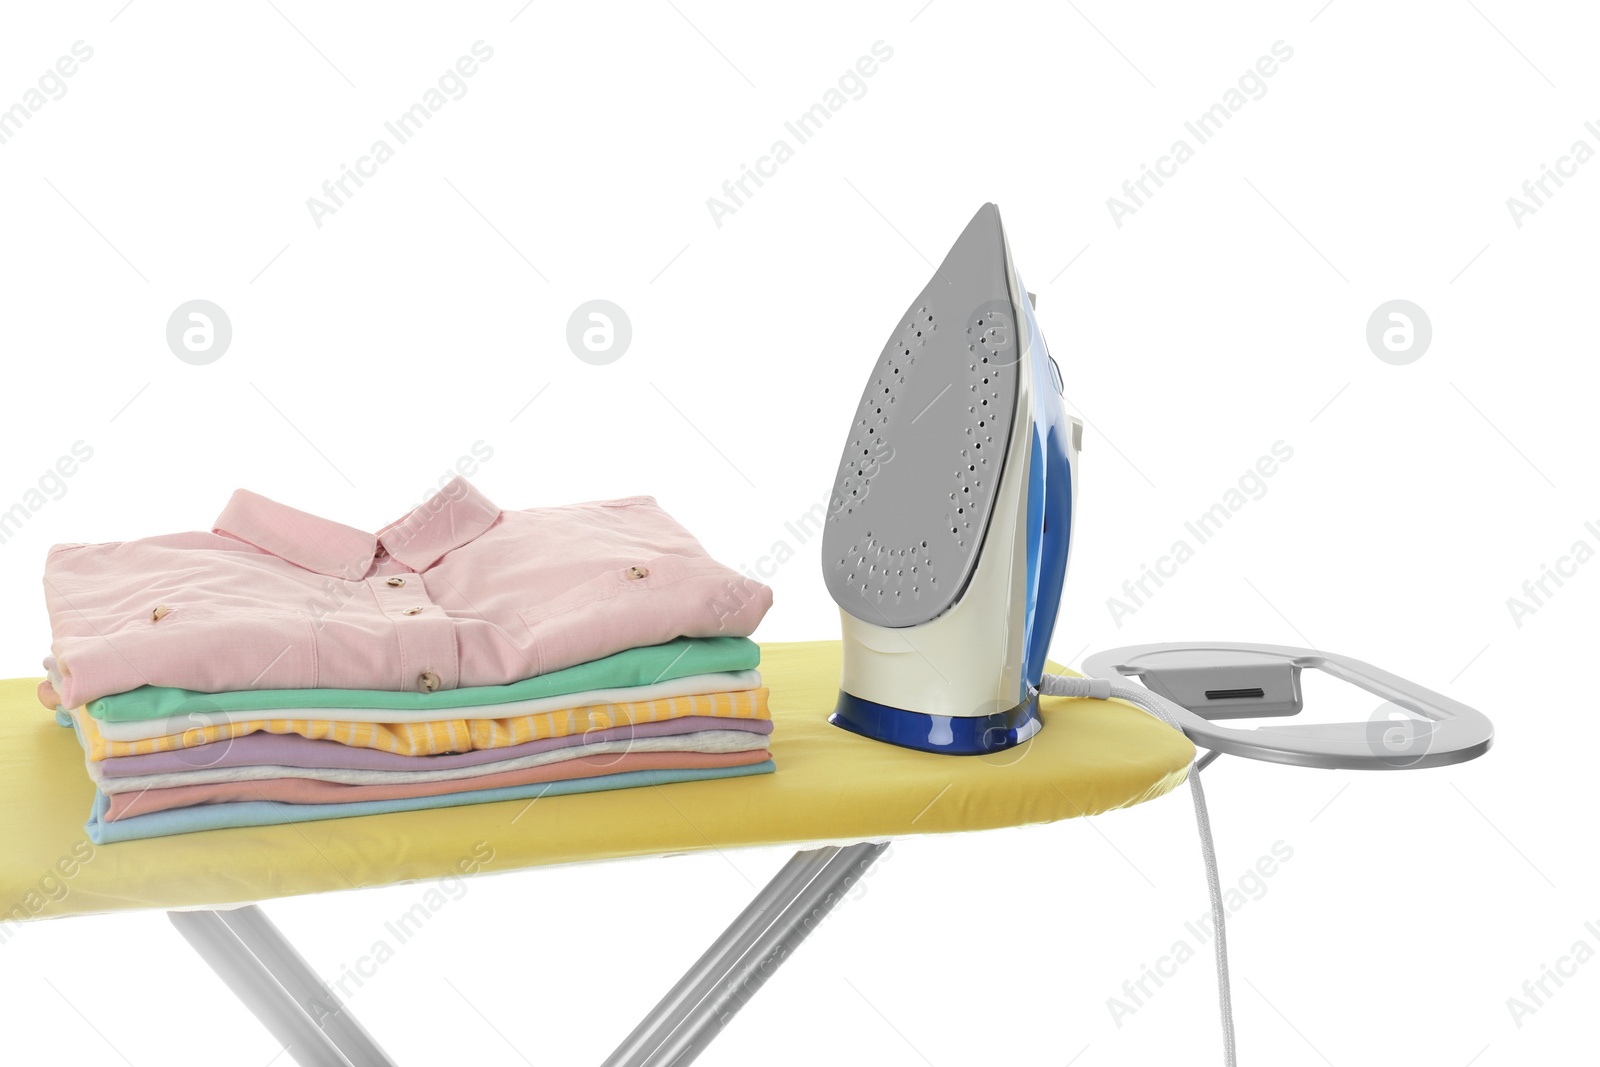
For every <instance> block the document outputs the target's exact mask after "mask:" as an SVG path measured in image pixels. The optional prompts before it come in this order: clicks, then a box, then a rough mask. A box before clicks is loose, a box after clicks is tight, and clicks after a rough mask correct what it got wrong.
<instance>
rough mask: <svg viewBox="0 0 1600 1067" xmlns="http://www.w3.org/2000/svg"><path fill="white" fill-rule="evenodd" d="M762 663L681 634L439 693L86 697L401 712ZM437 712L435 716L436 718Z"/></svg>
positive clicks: (143, 705) (153, 704)
mask: <svg viewBox="0 0 1600 1067" xmlns="http://www.w3.org/2000/svg"><path fill="white" fill-rule="evenodd" d="M760 662H761V646H760V645H758V644H756V643H755V642H754V641H752V640H750V639H749V638H748V637H680V638H677V639H676V640H673V641H668V642H667V643H666V644H663V645H650V646H648V647H645V648H630V649H628V650H627V651H624V652H618V653H616V654H615V655H611V656H606V657H604V658H602V659H596V660H590V661H589V662H588V663H580V664H578V665H577V666H575V667H567V668H566V669H564V670H559V671H551V672H550V673H549V674H541V675H539V676H538V677H537V678H524V679H523V680H522V681H520V682H512V683H511V684H510V685H480V686H470V687H468V688H466V689H447V690H444V691H441V692H437V693H403V692H392V691H390V690H386V689H245V690H239V691H237V692H231V693H201V692H197V691H196V690H193V689H173V688H169V687H167V686H159V685H144V686H140V687H139V688H138V689H130V690H128V691H127V692H126V693H116V694H113V695H112V696H107V697H101V698H99V699H98V700H91V701H90V702H89V705H88V707H89V714H90V715H92V716H94V717H95V718H96V719H101V720H103V721H105V722H140V721H143V720H145V719H160V718H165V717H167V716H169V715H187V714H190V713H202V714H203V713H205V712H208V711H283V710H289V709H294V708H381V709H384V710H394V711H406V712H434V711H440V712H442V711H449V710H451V709H454V708H468V707H480V706H482V705H485V704H508V703H511V702H512V701H517V700H537V699H539V698H540V697H553V696H565V695H566V694H568V693H583V692H587V691H589V690H591V689H615V688H620V687H622V686H629V685H652V684H654V683H656V682H666V681H671V680H672V679H674V678H685V677H688V676H689V675H691V674H709V673H712V672H714V671H748V670H753V669H754V668H755V667H756V666H757V665H758V664H759V663H760ZM435 717H436V718H437V717H440V716H435Z"/></svg>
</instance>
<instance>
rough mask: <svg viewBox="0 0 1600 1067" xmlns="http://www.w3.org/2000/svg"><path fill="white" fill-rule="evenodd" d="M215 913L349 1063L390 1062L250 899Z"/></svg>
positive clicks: (372, 1066) (381, 1065) (365, 1066)
mask: <svg viewBox="0 0 1600 1067" xmlns="http://www.w3.org/2000/svg"><path fill="white" fill-rule="evenodd" d="M218 914H219V915H220V917H221V919H222V921H223V922H224V923H226V924H227V926H228V928H229V929H230V930H232V931H233V933H234V936H236V937H237V938H238V939H239V940H240V941H241V942H243V944H244V947H245V948H247V949H249V950H250V951H251V952H252V953H254V954H255V957H256V959H257V960H259V961H260V962H261V965H262V966H263V967H265V968H266V969H267V971H268V973H270V974H271V975H272V977H274V978H276V979H277V980H278V984H280V985H281V986H283V988H284V991H285V992H287V993H288V994H289V995H290V996H291V997H293V998H294V1000H295V1002H296V1003H297V1004H299V1005H300V1010H301V1011H303V1012H305V1013H306V1014H307V1015H308V1016H310V1018H311V1020H312V1022H314V1023H316V1024H317V1026H318V1027H320V1028H321V1030H322V1032H323V1033H325V1034H327V1035H328V1038H329V1039H330V1040H331V1041H332V1042H333V1043H334V1044H335V1045H336V1046H338V1048H339V1051H340V1052H342V1053H343V1054H344V1056H345V1058H346V1059H348V1060H349V1061H350V1063H351V1064H352V1065H353V1067H394V1061H393V1060H391V1059H390V1058H389V1057H388V1056H387V1055H386V1054H385V1053H384V1051H383V1050H382V1049H381V1048H379V1047H378V1043H377V1041H375V1040H374V1039H373V1037H372V1035H371V1034H369V1033H367V1030H366V1028H365V1027H364V1026H362V1025H361V1023H360V1022H358V1021H357V1020H356V1017H355V1016H354V1015H352V1014H351V1013H350V1010H349V1009H348V1008H346V1007H345V1006H344V1003H343V1002H342V1001H340V1000H339V998H338V996H337V995H336V994H335V993H334V991H333V990H332V989H329V988H328V985H327V983H326V982H324V981H323V980H322V978H321V976H320V975H318V974H317V972H316V971H314V970H312V968H311V965H310V964H309V963H307V962H306V961H305V958H304V957H303V956H301V955H300V953H299V952H297V951H296V950H295V947H294V945H292V944H290V942H289V939H288V938H286V937H284V936H283V932H282V931H281V930H279V929H278V928H277V927H276V926H274V925H273V923H272V920H271V919H268V918H267V914H266V912H264V911H262V910H261V909H260V908H258V907H256V906H255V905H253V904H252V905H250V906H248V907H244V908H235V909H233V910H231V911H224V912H219V913H218Z"/></svg>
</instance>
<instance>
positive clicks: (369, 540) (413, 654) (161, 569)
mask: <svg viewBox="0 0 1600 1067" xmlns="http://www.w3.org/2000/svg"><path fill="white" fill-rule="evenodd" d="M44 587H45V601H46V604H47V606H48V608H49V612H50V625H51V629H52V632H53V634H54V637H55V639H54V641H53V642H52V645H51V650H52V652H53V653H54V654H55V657H56V661H57V665H58V667H59V670H60V685H59V686H58V687H57V688H58V692H57V694H56V695H57V696H58V697H59V700H60V703H61V704H63V705H65V706H67V707H75V706H78V705H81V704H84V703H86V702H87V701H90V700H94V699H96V698H98V697H102V696H107V695H109V694H112V693H121V692H125V691H127V690H129V689H134V688H137V687H138V686H141V685H163V686H174V687H178V688H183V689H195V690H200V691H202V692H213V693H215V692H227V691H232V690H239V689H308V688H332V689H386V690H410V691H422V692H433V691H436V690H442V689H454V688H457V687H459V686H478V685H504V684H507V683H509V682H514V681H517V680H518V679H521V678H529V677H533V676H535V675H539V674H544V673H547V672H549V671H554V670H560V669H562V668H564V667H571V666H573V665H575V664H578V663H584V662H587V661H588V660H592V659H598V658H600V657H602V656H609V655H611V654H612V653H615V652H620V651H622V650H624V649H628V648H634V647H637V646H641V645H654V644H660V643H661V642H663V641H670V640H672V639H673V638H675V637H715V636H719V635H730V636H736V637H745V636H748V635H749V634H750V633H752V632H753V631H754V630H755V628H756V625H757V623H759V622H760V621H761V618H762V616H763V615H765V614H766V612H767V609H768V608H770V607H771V606H772V591H771V590H770V589H768V588H767V587H766V586H764V585H762V584H761V583H759V582H757V581H755V580H754V579H751V578H748V577H746V576H745V575H743V574H740V573H739V572H738V571H735V570H733V569H732V568H729V567H726V566H723V565H722V564H720V563H718V562H717V561H716V560H714V559H712V558H711V557H710V556H709V555H707V554H706V551H705V549H704V548H702V547H701V545H700V543H699V542H698V541H696V540H695V539H694V537H693V536H691V535H690V534H689V532H688V531H687V530H685V529H684V528H683V527H682V526H680V525H678V523H677V522H675V521H674V520H673V519H672V518H671V516H669V515H668V514H667V513H666V512H664V511H662V510H661V508H660V507H659V506H658V505H657V504H656V502H655V500H654V499H652V498H651V497H647V496H636V497H626V498H623V499H619V500H602V501H596V502H593V503H587V504H571V505H567V506H565V507H556V508H533V509H530V510H527V511H501V510H500V509H499V508H498V507H496V506H495V505H494V504H492V503H490V502H489V500H488V499H487V498H485V497H484V496H483V494H481V493H479V492H478V491H477V490H476V489H475V488H473V487H472V485H471V484H469V483H468V482H467V481H466V480H465V479H462V478H457V479H455V480H454V481H452V482H450V483H449V484H448V485H446V486H445V487H444V488H443V489H441V490H440V491H439V492H438V493H437V494H435V495H434V496H433V497H432V498H431V499H429V500H428V501H427V502H426V503H424V504H422V505H421V506H419V507H418V508H417V509H416V510H414V511H413V512H411V513H410V514H409V515H406V516H405V517H404V518H402V519H400V520H398V521H396V522H394V523H391V524H390V525H388V526H386V527H384V528H383V529H382V530H380V531H378V533H376V534H370V533H364V532H362V531H360V530H357V529H355V528H353V527H349V526H344V525H342V524H340V523H337V522H333V521H331V520H328V519H322V518H318V517H317V516H315V515H310V514H307V513H306V512H303V511H298V510H296V509H294V508H291V507H287V506H285V505H283V504H279V503H276V502H275V501H272V500H268V499H267V498H266V497H263V496H258V495H256V494H255V493H252V492H249V491H248V490H244V489H240V490H238V491H237V492H235V493H234V494H233V498H232V499H231V500H230V501H229V502H228V506H227V507H226V508H224V509H223V511H222V514H221V515H220V516H219V517H218V518H217V521H216V524H215V526H214V528H213V530H212V532H210V533H199V532H194V533H178V534H167V535H164V536H160V537H149V538H144V539H142V540H138V541H125V542H118V543H112V544H99V545H57V546H55V547H54V548H52V549H51V550H50V555H49V559H48V561H47V562H46V564H45V578H44Z"/></svg>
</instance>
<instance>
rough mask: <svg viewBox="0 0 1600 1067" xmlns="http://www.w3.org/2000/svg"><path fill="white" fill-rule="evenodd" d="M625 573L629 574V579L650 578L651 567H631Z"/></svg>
mask: <svg viewBox="0 0 1600 1067" xmlns="http://www.w3.org/2000/svg"><path fill="white" fill-rule="evenodd" d="M623 573H624V574H626V575H627V576H628V580H629V581H636V580H638V579H640V578H648V577H649V576H650V571H649V569H648V568H645V567H629V568H628V569H627V570H626V571H624V572H623Z"/></svg>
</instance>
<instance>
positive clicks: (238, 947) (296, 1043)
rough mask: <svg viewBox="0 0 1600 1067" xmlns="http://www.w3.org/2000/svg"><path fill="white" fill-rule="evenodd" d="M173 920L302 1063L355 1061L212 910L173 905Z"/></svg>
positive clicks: (305, 1066) (326, 1066) (341, 1065)
mask: <svg viewBox="0 0 1600 1067" xmlns="http://www.w3.org/2000/svg"><path fill="white" fill-rule="evenodd" d="M167 917H168V918H170V919H171V920H172V925H173V926H176V927H177V928H178V932H179V933H180V934H182V935H183V936H184V939H185V940H187V941H188V942H189V944H190V945H192V946H193V947H194V950H195V951H196V952H198V953H199V954H200V958H201V959H203V960H205V961H206V963H207V965H209V966H210V968H211V969H212V970H213V971H215V972H216V973H217V977H219V978H221V979H222V980H223V981H224V982H226V983H227V985H228V988H230V989H232V990H233V992H234V995H235V996H237V997H238V998H239V999H240V1000H242V1001H244V1004H245V1007H247V1008H249V1009H250V1010H251V1012H253V1013H254V1014H255V1017H256V1018H257V1019H260V1020H261V1024H262V1025H263V1026H265V1027H266V1028H267V1030H268V1031H269V1032H271V1034H272V1036H273V1037H275V1038H277V1039H278V1041H279V1043H281V1044H282V1045H283V1047H284V1049H285V1050H286V1051H287V1052H288V1053H289V1055H290V1056H292V1057H293V1058H294V1061H295V1062H296V1063H298V1064H300V1065H301V1067H353V1065H352V1064H351V1063H350V1061H349V1060H348V1059H346V1058H345V1056H344V1054H343V1053H341V1052H340V1051H339V1048H338V1046H337V1045H335V1044H334V1043H333V1041H332V1040H331V1039H330V1038H329V1037H328V1035H327V1034H325V1033H323V1032H322V1031H321V1030H320V1029H318V1027H317V1024H316V1023H315V1022H313V1021H312V1019H311V1016H309V1015H307V1014H306V1013H305V1011H304V1010H303V1009H302V1008H301V1007H300V1005H299V1003H298V1002H296V1000H295V999H294V997H292V996H290V995H289V994H288V993H287V992H286V991H285V990H284V988H283V986H281V985H279V984H278V982H277V980H276V979H274V978H273V977H272V974H271V972H269V971H268V970H267V968H266V966H265V965H264V964H262V962H261V961H260V960H258V959H257V958H256V957H255V956H254V955H253V954H252V953H251V952H250V950H249V949H248V948H246V947H245V945H244V943H243V942H242V941H240V940H239V938H238V936H237V935H235V934H234V932H233V931H232V930H231V929H230V928H229V927H228V924H227V923H225V922H223V921H222V917H221V916H219V915H218V914H217V913H216V912H211V911H172V912H168V913H167Z"/></svg>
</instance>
